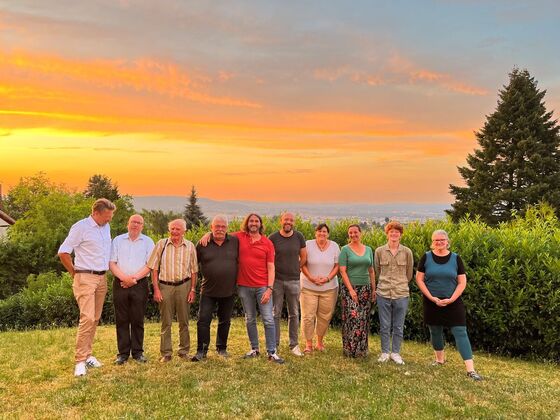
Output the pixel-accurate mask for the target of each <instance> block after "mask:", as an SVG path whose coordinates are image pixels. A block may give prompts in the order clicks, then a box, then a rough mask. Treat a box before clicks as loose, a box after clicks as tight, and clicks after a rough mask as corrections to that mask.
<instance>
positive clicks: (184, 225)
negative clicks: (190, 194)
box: [167, 219, 187, 230]
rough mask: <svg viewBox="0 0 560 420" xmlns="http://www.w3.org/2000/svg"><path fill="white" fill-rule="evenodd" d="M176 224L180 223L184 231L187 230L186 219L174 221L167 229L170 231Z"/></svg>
mask: <svg viewBox="0 0 560 420" xmlns="http://www.w3.org/2000/svg"><path fill="white" fill-rule="evenodd" d="M175 223H179V224H180V225H181V226H183V229H185V230H187V222H185V220H184V219H173V220H172V221H170V222H169V223H168V224H167V229H170V228H171V225H173V224H175Z"/></svg>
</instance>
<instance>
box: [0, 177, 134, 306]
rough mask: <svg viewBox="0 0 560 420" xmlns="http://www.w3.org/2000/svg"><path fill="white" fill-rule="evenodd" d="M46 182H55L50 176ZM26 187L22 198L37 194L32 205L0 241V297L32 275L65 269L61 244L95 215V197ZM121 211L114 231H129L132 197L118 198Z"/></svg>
mask: <svg viewBox="0 0 560 420" xmlns="http://www.w3.org/2000/svg"><path fill="white" fill-rule="evenodd" d="M42 181H44V184H45V185H54V184H52V183H51V182H50V181H49V180H48V179H47V178H46V177H44V178H42ZM35 186H36V183H33V184H31V187H33V190H32V191H27V190H26V186H22V185H19V186H18V197H33V200H31V201H29V203H32V204H31V207H30V208H29V209H28V210H27V211H25V213H24V215H23V216H22V217H21V218H19V219H17V220H16V223H15V224H14V225H13V226H12V227H11V228H10V229H9V230H8V236H7V239H5V240H3V241H0V298H1V297H5V296H7V295H9V294H13V293H15V292H17V291H18V290H19V289H21V287H23V286H24V285H25V279H26V277H27V276H28V275H29V274H39V273H44V272H47V271H61V270H62V265H61V264H60V262H59V259H58V257H57V251H58V247H59V246H60V244H61V243H62V241H63V240H64V238H66V235H68V231H69V230H70V227H71V226H72V225H73V224H74V223H76V222H77V221H78V220H80V219H83V218H84V217H87V216H88V215H89V214H91V206H92V204H93V202H94V199H93V198H86V197H84V195H83V194H80V193H72V192H68V191H65V190H62V189H59V190H58V191H57V190H55V191H51V192H49V193H47V194H46V195H45V194H43V195H36V196H33V194H32V192H34V191H36V188H35ZM115 204H116V206H117V211H116V212H115V215H114V217H113V221H112V222H111V234H112V236H113V237H114V236H116V235H118V234H120V233H123V232H126V224H127V221H128V218H129V217H130V215H131V214H132V213H133V212H134V208H133V205H132V199H131V198H130V197H129V196H123V197H121V198H119V199H117V200H116V201H115Z"/></svg>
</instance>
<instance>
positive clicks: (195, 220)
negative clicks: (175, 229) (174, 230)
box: [183, 185, 208, 229]
mask: <svg viewBox="0 0 560 420" xmlns="http://www.w3.org/2000/svg"><path fill="white" fill-rule="evenodd" d="M183 216H184V218H185V221H186V222H187V229H190V228H192V227H193V226H198V225H200V224H203V225H205V224H207V223H208V219H206V217H204V213H202V210H201V209H200V207H199V205H198V203H197V197H196V190H195V188H194V185H193V186H192V189H191V195H190V197H189V202H188V203H187V205H186V206H185V212H184V213H183Z"/></svg>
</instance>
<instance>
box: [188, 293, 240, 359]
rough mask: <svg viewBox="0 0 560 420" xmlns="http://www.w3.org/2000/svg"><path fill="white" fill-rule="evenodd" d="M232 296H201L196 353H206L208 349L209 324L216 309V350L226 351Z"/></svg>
mask: <svg viewBox="0 0 560 420" xmlns="http://www.w3.org/2000/svg"><path fill="white" fill-rule="evenodd" d="M233 302H234V296H228V297H222V298H219V297H211V296H206V295H205V294H202V295H201V296H200V304H199V306H198V322H197V323H196V327H197V328H196V336H197V346H196V351H197V352H202V353H206V352H207V351H208V347H210V324H211V323H212V314H213V313H214V310H215V308H216V306H217V307H218V335H217V337H216V349H217V350H226V348H227V340H228V335H229V327H230V324H231V312H232V310H233Z"/></svg>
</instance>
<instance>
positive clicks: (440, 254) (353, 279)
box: [59, 199, 481, 380]
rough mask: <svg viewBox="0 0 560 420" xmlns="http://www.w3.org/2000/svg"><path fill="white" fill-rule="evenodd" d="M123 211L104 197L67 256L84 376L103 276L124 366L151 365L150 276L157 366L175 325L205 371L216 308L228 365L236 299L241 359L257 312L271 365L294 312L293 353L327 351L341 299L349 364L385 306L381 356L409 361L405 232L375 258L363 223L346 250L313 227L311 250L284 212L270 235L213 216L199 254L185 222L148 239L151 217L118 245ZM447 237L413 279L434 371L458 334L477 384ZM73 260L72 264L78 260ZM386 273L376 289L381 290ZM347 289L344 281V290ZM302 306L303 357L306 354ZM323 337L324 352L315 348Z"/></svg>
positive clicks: (254, 218)
mask: <svg viewBox="0 0 560 420" xmlns="http://www.w3.org/2000/svg"><path fill="white" fill-rule="evenodd" d="M115 209H116V208H115V205H114V204H113V203H111V202H110V201H109V200H106V199H99V200H97V201H96V202H95V203H94V204H93V207H92V214H91V216H89V217H88V218H86V219H83V220H81V221H79V222H77V223H76V224H74V225H73V226H72V228H71V229H70V233H69V235H68V237H67V238H66V239H65V241H64V242H63V243H62V245H61V246H60V249H59V257H60V259H61V262H62V263H63V265H64V266H65V268H66V269H67V270H68V272H69V273H70V275H71V276H72V277H73V292H74V296H75V298H76V301H77V302H78V306H79V309H80V322H79V326H78V333H77V340H76V354H75V362H76V365H75V369H74V374H75V376H82V375H85V374H86V373H87V368H92V367H99V366H101V363H100V362H99V361H98V360H97V359H96V358H95V357H94V356H93V355H92V344H93V339H94V336H95V329H96V327H97V325H98V322H99V319H100V317H101V312H102V308H103V302H104V298H105V294H106V292H107V283H106V272H107V271H108V270H109V269H110V270H111V272H112V273H113V275H114V277H115V280H114V283H113V301H114V306H115V323H116V330H117V345H118V354H117V358H116V359H115V363H116V364H118V365H122V364H124V363H126V362H127V361H128V359H129V358H130V357H132V358H133V359H134V360H136V361H137V362H141V363H145V362H147V358H146V356H145V355H144V349H143V338H144V315H145V310H146V304H147V300H148V277H149V275H150V274H151V281H152V285H153V290H154V300H155V301H156V302H158V304H159V309H160V316H161V339H160V361H161V362H169V361H170V360H172V356H173V348H172V340H171V326H172V321H173V319H174V318H175V317H176V318H177V321H178V324H179V348H178V351H177V355H178V356H179V357H181V358H190V360H192V361H193V362H199V361H202V360H204V359H205V358H206V357H207V353H208V349H209V347H210V325H211V321H212V315H213V313H214V312H215V311H216V312H217V318H218V329H217V337H216V351H217V354H218V355H219V356H220V357H224V358H227V357H229V353H228V352H227V341H228V336H229V329H230V322H231V315H232V310H233V307H234V298H235V291H236V290H237V294H238V296H239V298H240V300H241V303H242V306H243V311H244V314H245V323H246V329H247V335H248V339H249V344H250V350H249V351H248V352H247V353H246V354H245V355H244V356H243V357H244V358H255V357H259V356H260V344H259V336H258V330H257V308H258V312H259V313H260V315H261V319H262V322H263V326H264V332H265V346H266V354H267V357H268V359H269V360H270V361H271V362H274V363H279V364H282V363H284V359H283V358H282V357H281V356H280V355H279V354H278V352H277V349H278V347H279V346H280V319H281V316H282V312H283V306H284V301H285V302H286V304H287V313H288V336H289V348H290V351H291V352H292V353H293V354H294V355H296V356H303V355H304V354H305V353H312V352H313V351H324V350H325V343H324V337H325V335H326V332H327V329H328V326H329V323H330V321H331V319H332V316H333V313H334V311H335V307H336V302H337V299H338V295H339V289H340V296H341V309H342V316H341V318H342V343H343V352H344V355H345V356H348V357H365V356H367V355H368V351H369V345H368V337H369V333H370V313H371V305H372V304H373V303H377V306H378V313H379V321H380V336H381V355H380V356H379V358H378V361H379V362H381V363H383V362H387V361H389V360H392V361H394V362H395V363H397V364H401V365H402V364H404V361H403V359H402V357H401V355H400V348H401V343H402V340H403V328H404V320H405V316H406V313H407V308H408V299H409V287H408V283H409V281H410V280H411V279H412V275H413V257H412V252H411V250H410V249H409V248H407V247H405V246H404V245H402V244H401V243H400V239H401V236H402V234H403V226H402V225H401V224H400V223H398V222H389V223H388V224H387V225H386V226H385V232H386V234H387V244H386V245H383V246H381V247H379V248H377V249H376V250H375V252H374V251H373V250H372V249H371V248H370V247H369V246H367V245H364V244H363V243H362V240H361V239H362V232H361V228H360V226H359V225H356V224H353V225H350V226H349V228H348V238H349V243H348V245H345V246H343V247H342V249H340V248H339V246H338V244H337V243H336V242H334V241H331V240H329V233H330V231H329V227H328V226H327V225H326V224H325V223H321V224H319V225H318V226H317V227H316V229H315V239H313V240H308V241H305V239H304V237H303V235H302V234H301V233H300V232H298V231H296V230H295V229H294V223H295V220H294V215H293V214H292V213H289V212H286V213H283V214H282V215H281V217H280V229H279V230H278V231H277V232H275V233H273V234H272V235H270V236H269V237H266V236H265V235H264V227H263V222H262V218H261V217H260V216H259V215H257V214H255V213H251V214H249V215H248V216H247V217H246V218H245V219H244V221H243V223H242V225H241V230H240V231H239V232H235V233H231V232H228V221H227V218H226V217H225V216H220V215H218V216H216V217H214V218H213V220H212V223H211V226H210V228H211V231H210V232H209V233H207V234H205V235H203V237H202V238H201V240H200V241H199V243H198V244H197V245H196V246H195V245H194V244H193V243H192V242H190V241H188V240H186V239H185V238H184V234H185V231H186V223H185V221H184V220H182V219H177V220H173V221H171V222H170V223H169V237H168V238H166V239H162V240H160V241H158V242H157V244H154V242H153V241H152V240H151V239H150V238H149V237H147V236H146V235H143V234H142V228H143V219H142V216H140V215H138V214H135V215H133V216H131V217H130V219H129V221H128V225H127V227H128V233H125V234H123V235H120V236H117V237H116V238H115V239H114V240H113V241H111V236H110V230H109V224H108V223H109V222H110V221H111V219H112V216H113V213H114V211H115ZM448 248H449V238H448V237H447V234H446V233H445V232H444V231H435V232H434V234H433V235H432V250H431V251H429V252H427V253H426V254H425V255H423V256H422V259H421V260H420V262H419V264H418V268H417V275H416V282H417V284H418V286H419V288H420V290H421V291H422V293H423V295H424V316H425V321H426V323H427V324H428V326H429V330H430V336H431V340H432V345H433V347H434V350H435V360H434V365H440V364H443V363H445V356H444V351H443V347H444V341H443V327H450V328H451V332H452V333H453V335H454V336H455V340H456V342H457V346H458V348H459V352H460V354H461V356H462V357H463V359H464V361H465V366H466V369H467V375H468V376H469V377H470V378H472V379H474V380H480V379H481V377H480V375H478V373H477V372H476V371H475V370H474V366H473V360H472V350H471V347H470V343H469V339H468V335H467V331H466V326H465V324H466V323H465V308H464V305H463V303H462V300H461V294H462V292H463V290H464V289H465V286H466V276H465V269H464V265H463V263H462V261H461V258H460V257H459V256H458V255H457V254H455V253H452V252H450V251H449V250H448ZM72 253H74V260H72V257H71V254H72ZM199 267H200V269H201V272H202V276H201V279H202V283H201V286H200V302H199V311H198V321H197V348H196V353H195V354H194V356H192V357H190V356H189V352H190V334H189V324H188V321H189V311H190V304H191V303H193V302H194V301H195V299H196V291H197V287H196V286H197V279H198V271H199ZM376 276H377V284H376ZM339 280H342V284H340V283H339ZM300 307H301V322H302V335H303V338H304V340H305V347H304V349H303V351H302V350H301V349H300V346H299V334H300V332H299V330H300V325H299V324H300ZM314 340H316V344H315V345H314Z"/></svg>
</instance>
